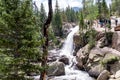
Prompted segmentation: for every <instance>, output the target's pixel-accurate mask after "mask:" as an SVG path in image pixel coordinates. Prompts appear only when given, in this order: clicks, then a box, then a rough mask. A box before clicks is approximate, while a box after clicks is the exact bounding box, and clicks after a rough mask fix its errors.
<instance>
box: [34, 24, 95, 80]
mask: <svg viewBox="0 0 120 80" xmlns="http://www.w3.org/2000/svg"><path fill="white" fill-rule="evenodd" d="M77 31H79V26H76V27H74V28H72V29H71V32H70V33H69V34H68V36H67V38H66V40H65V43H64V45H63V47H62V49H61V52H60V56H62V55H66V56H67V57H68V58H69V62H70V64H69V65H66V66H65V75H63V76H55V77H54V78H52V79H50V80H93V79H92V78H91V77H90V76H89V74H88V73H86V72H84V71H80V70H76V69H74V66H73V65H74V64H76V63H77V61H76V58H75V56H73V51H74V48H73V36H74V34H75V33H76V32H77ZM39 77H40V76H35V79H34V80H38V79H39Z"/></svg>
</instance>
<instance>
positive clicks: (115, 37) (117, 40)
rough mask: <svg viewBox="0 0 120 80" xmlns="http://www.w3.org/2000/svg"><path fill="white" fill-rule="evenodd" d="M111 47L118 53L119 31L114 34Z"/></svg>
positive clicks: (119, 43) (119, 44)
mask: <svg viewBox="0 0 120 80" xmlns="http://www.w3.org/2000/svg"><path fill="white" fill-rule="evenodd" d="M112 47H113V48H115V49H116V50H118V51H120V31H117V32H114V34H113V38H112Z"/></svg>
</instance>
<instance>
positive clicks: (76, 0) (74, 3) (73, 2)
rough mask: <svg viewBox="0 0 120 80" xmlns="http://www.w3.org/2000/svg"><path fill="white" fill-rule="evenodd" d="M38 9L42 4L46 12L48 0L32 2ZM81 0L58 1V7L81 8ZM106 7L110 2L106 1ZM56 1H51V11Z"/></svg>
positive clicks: (109, 0)
mask: <svg viewBox="0 0 120 80" xmlns="http://www.w3.org/2000/svg"><path fill="white" fill-rule="evenodd" d="M33 1H35V2H36V4H37V6H38V7H39V8H40V4H41V3H43V5H44V7H45V10H46V11H48V0H33ZM81 2H82V0H58V4H59V7H60V8H61V9H62V8H66V7H67V6H68V5H69V6H71V7H82V3H81ZM106 2H107V5H109V4H110V3H111V0H106ZM55 3H56V0H52V5H53V9H54V8H55Z"/></svg>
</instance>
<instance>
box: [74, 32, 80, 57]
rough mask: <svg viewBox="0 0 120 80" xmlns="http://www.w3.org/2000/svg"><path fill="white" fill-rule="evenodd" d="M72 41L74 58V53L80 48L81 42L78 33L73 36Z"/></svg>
mask: <svg viewBox="0 0 120 80" xmlns="http://www.w3.org/2000/svg"><path fill="white" fill-rule="evenodd" d="M73 41H74V47H75V52H74V54H73V55H74V56H75V55H76V52H77V51H78V50H79V49H80V48H81V40H80V35H79V33H76V34H74V36H73Z"/></svg>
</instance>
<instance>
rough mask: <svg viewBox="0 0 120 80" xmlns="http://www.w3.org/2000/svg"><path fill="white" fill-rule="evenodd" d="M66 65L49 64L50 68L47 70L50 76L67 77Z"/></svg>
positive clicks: (59, 63)
mask: <svg viewBox="0 0 120 80" xmlns="http://www.w3.org/2000/svg"><path fill="white" fill-rule="evenodd" d="M64 67H65V64H64V63H62V62H57V61H55V62H52V63H50V64H49V68H48V70H47V75H48V76H61V75H65V68H64Z"/></svg>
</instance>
